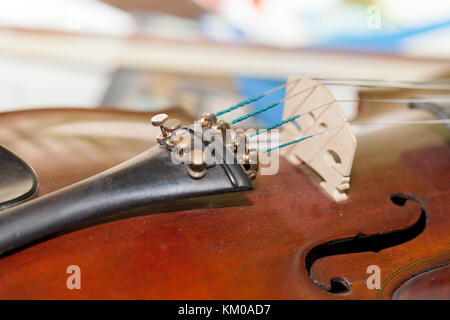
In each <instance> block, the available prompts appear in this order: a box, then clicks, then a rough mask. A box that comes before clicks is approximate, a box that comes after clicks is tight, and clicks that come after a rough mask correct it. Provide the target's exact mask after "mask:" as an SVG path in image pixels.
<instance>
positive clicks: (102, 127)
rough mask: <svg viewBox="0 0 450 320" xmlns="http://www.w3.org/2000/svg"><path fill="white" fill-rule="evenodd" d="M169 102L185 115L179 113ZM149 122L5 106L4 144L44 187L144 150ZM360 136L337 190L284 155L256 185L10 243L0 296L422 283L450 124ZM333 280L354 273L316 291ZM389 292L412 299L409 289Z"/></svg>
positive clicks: (438, 292)
mask: <svg viewBox="0 0 450 320" xmlns="http://www.w3.org/2000/svg"><path fill="white" fill-rule="evenodd" d="M405 112H415V114H416V115H417V117H421V118H427V117H430V115H428V114H427V113H426V112H425V111H420V110H414V111H410V110H405ZM166 113H168V114H169V116H176V117H177V118H178V119H180V120H182V122H188V121H189V120H190V117H189V116H187V115H185V114H184V113H182V112H181V111H180V110H172V111H169V112H166ZM156 129H157V128H156ZM365 129H366V128H365ZM152 130H155V128H152V127H151V125H150V122H149V114H144V113H132V112H117V111H109V110H102V111H98V110H97V111H93V110H79V109H77V110H72V109H58V110H34V111H28V112H11V113H4V114H1V115H0V144H2V145H4V146H5V147H7V148H9V149H11V150H12V151H14V152H15V153H16V154H18V155H20V156H21V157H22V158H23V159H25V160H26V161H28V162H29V163H30V164H31V165H32V166H33V167H34V169H35V170H36V172H37V174H38V176H39V179H40V183H41V184H40V191H39V196H40V195H43V194H46V193H49V192H51V191H54V190H57V189H59V188H61V187H63V186H66V185H69V184H71V183H74V182H76V181H79V180H81V179H84V178H87V177H89V176H91V175H93V174H96V173H98V172H100V171H102V170H105V169H107V168H109V167H112V166H114V165H116V164H118V163H120V162H122V161H125V160H127V159H129V158H131V157H133V156H134V155H137V154H138V153H140V152H142V151H144V150H145V149H147V148H149V147H150V146H152V145H153V144H155V142H156V141H155V138H154V137H155V135H156V132H155V131H152ZM357 138H358V148H357V150H356V155H355V159H354V163H353V170H352V174H351V180H350V181H351V188H350V190H349V193H348V196H349V198H348V200H346V201H343V202H339V203H336V202H335V201H333V200H332V199H331V198H329V196H328V195H327V194H326V193H325V192H324V191H323V190H322V189H321V188H320V187H319V185H318V182H319V181H320V180H319V178H318V177H317V176H316V175H315V174H314V173H313V172H312V171H311V170H310V169H309V168H307V167H305V166H302V165H301V166H294V165H293V164H291V163H290V162H288V161H287V160H285V159H281V160H280V170H279V172H278V174H276V175H271V176H259V177H258V178H257V179H256V180H255V182H254V187H255V190H254V191H249V192H245V193H233V194H225V195H217V196H208V197H201V198H196V199H190V200H181V201H173V202H169V203H165V204H160V205H155V206H151V207H146V208H137V209H135V210H132V211H129V212H121V213H117V215H115V216H114V217H112V218H111V219H108V221H97V222H96V223H94V224H93V225H90V226H84V228H81V229H79V230H75V231H73V232H68V233H65V234H63V235H59V236H56V237H52V238H50V239H47V240H46V241H42V242H40V243H37V244H34V245H32V246H29V247H27V248H25V249H23V250H20V251H18V252H15V253H13V254H9V255H7V256H5V257H3V258H1V259H0V270H1V273H0V298H2V299H54V298H56V299H79V298H83V299H105V298H112V299H166V298H170V299H239V298H242V299H377V298H378V299H390V298H392V295H393V294H394V292H400V291H396V290H397V289H398V288H401V286H402V284H405V285H408V286H412V287H414V285H416V286H418V285H417V284H412V285H411V284H408V283H407V281H408V280H410V279H413V278H414V277H417V276H418V275H420V274H421V273H422V272H430V270H437V268H444V267H445V266H446V265H448V262H449V254H448V253H449V250H450V248H449V239H450V234H449V230H450V218H449V216H448V208H447V205H448V203H449V201H450V188H449V187H450V161H449V160H450V148H449V145H448V141H449V133H448V131H447V129H446V128H445V127H444V126H420V125H419V126H396V127H382V128H380V127H375V128H367V130H364V131H363V132H361V133H360V134H359V135H357ZM396 197H399V198H400V199H401V198H402V197H404V198H403V200H404V203H395V202H396V200H395V199H397V198H396ZM424 210H425V214H426V224H424V228H423V230H421V229H420V226H419V224H420V221H422V220H421V217H422V215H423V211H424ZM0 214H1V213H0ZM422 222H423V221H422ZM412 228H413V229H412ZM414 228H415V229H414ZM402 230H403V231H404V230H406V231H405V232H406V234H407V236H408V235H409V236H410V237H411V239H409V238H405V239H404V240H402V239H398V238H395V239H394V240H395V241H397V242H396V243H397V244H396V243H394V242H395V241H393V240H392V239H391V240H392V241H393V243H392V244H390V243H389V242H388V241H386V240H383V241H384V242H383V243H382V245H384V246H386V248H383V249H382V250H380V251H378V252H373V251H362V252H352V248H351V244H352V242H351V240H352V239H354V238H355V237H358V236H359V237H361V235H364V237H369V236H372V239H373V240H372V241H373V243H377V239H378V238H377V237H378V236H380V235H383V234H390V233H392V232H394V233H395V232H398V231H402ZM408 230H413V231H414V230H419V231H420V232H419V231H418V234H412V233H411V232H409V231H408ZM408 232H409V233H408ZM411 234H412V235H411ZM342 239H346V240H348V241H349V242H348V248H347V247H346V249H345V250H350V251H349V252H348V253H346V254H338V255H335V254H333V251H332V250H331V249H330V250H331V251H330V252H329V253H328V255H326V256H323V257H320V256H317V257H314V256H312V255H309V254H310V253H311V252H315V251H314V250H315V248H318V247H319V248H320V246H322V247H324V246H330V248H332V247H331V245H333V244H334V243H335V242H336V241H337V242H339V241H342ZM308 255H309V256H308ZM307 257H309V258H308V259H309V262H307V261H306V260H307ZM316 258H317V259H316ZM308 263H309V264H310V266H308ZM70 265H78V266H79V267H80V269H81V279H82V280H81V290H68V289H67V286H66V280H67V277H68V274H67V273H66V269H67V267H68V266H70ZM369 265H377V266H379V267H380V270H381V283H382V288H383V290H381V289H380V290H376V289H368V287H367V284H366V281H367V278H368V277H369V276H370V274H368V273H367V267H368V266H369ZM309 267H310V270H308V268H309ZM405 267H406V269H405ZM399 270H401V272H400V273H396V272H398V271H399ZM309 272H310V273H309ZM393 274H394V276H392V275H393ZM446 275H447V276H446V277H444V276H441V277H442V278H443V279H444V280H445V279H447V280H448V272H447V273H446ZM336 277H339V278H345V279H346V280H347V281H348V282H349V283H350V285H351V289H350V292H347V293H346V294H336V293H331V292H329V291H327V290H326V288H323V286H325V287H328V286H330V281H331V279H333V278H336ZM444 280H442V281H444ZM447 280H445V281H447ZM442 281H436V282H437V283H439V284H440V283H442ZM315 282H317V283H315ZM318 284H319V285H318ZM419 285H420V284H419ZM427 285H428V286H432V284H427ZM422 287H424V286H423V285H422ZM424 290H425V289H424ZM424 290H422V291H421V293H420V297H421V298H426V297H427V292H426V290H425V291H424ZM446 294H447V295H448V290H447V291H445V290H444V288H443V286H442V285H441V284H440V285H439V286H438V287H437V289H432V288H431V289H430V297H437V296H439V297H440V298H447V299H448V298H450V297H448V296H445V295H446ZM397 296H398V298H403V297H414V295H411V294H408V291H407V290H406V291H405V290H404V291H402V292H400V293H397Z"/></svg>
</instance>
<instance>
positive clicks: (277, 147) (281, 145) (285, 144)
mask: <svg viewBox="0 0 450 320" xmlns="http://www.w3.org/2000/svg"><path fill="white" fill-rule="evenodd" d="M312 137H314V135H310V136H307V137H303V138H300V139H297V140H293V141H290V142H286V143H283V144H280V145H279V146H276V147H273V148H269V149H267V150H265V151H263V153H265V152H269V151H272V150H275V149H280V148H283V147H286V146H288V145H291V144H294V143H297V142H300V141H303V140H306V139H309V138H312Z"/></svg>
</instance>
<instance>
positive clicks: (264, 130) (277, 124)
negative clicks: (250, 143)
mask: <svg viewBox="0 0 450 320" xmlns="http://www.w3.org/2000/svg"><path fill="white" fill-rule="evenodd" d="M335 101H336V100H332V101H330V102H327V103H324V104H321V105H320V106H317V107H314V108H312V109H311V110H309V111H306V112H303V113H300V114H297V115H295V116H292V117H290V118H287V119H286V120H282V121H280V122H278V123H275V124H273V125H270V126H268V127H267V128H265V129H262V130H259V131H257V132H254V133H252V134H251V135H250V137H253V136H257V135H259V134H261V133H264V132H266V131H269V130H272V129H275V128H277V127H280V126H282V125H284V124H286V123H288V122H291V121H295V120H297V119H298V118H300V117H301V116H303V115H305V114H307V113H310V112H313V111H316V110H318V109H320V108H323V107H326V106H329V105H331V104H332V103H333V102H335Z"/></svg>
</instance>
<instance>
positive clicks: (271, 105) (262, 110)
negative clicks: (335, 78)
mask: <svg viewBox="0 0 450 320" xmlns="http://www.w3.org/2000/svg"><path fill="white" fill-rule="evenodd" d="M317 86H319V85H318V84H316V85H314V86H311V87H309V88H306V89H304V90H300V91H298V92H296V93H294V94H291V95H290V96H287V97H285V98H283V99H281V100H278V101H275V102H272V103H270V104H268V105H266V106H264V107H261V108H259V109H258V110H256V111H254V112H250V113H248V114H246V115H244V116H242V117H239V118H236V119H234V120H233V121H231V124H236V123H238V122H241V121H243V120H245V119H248V118H251V117H253V116H256V115H257V114H260V113H262V112H265V111H267V110H270V109H272V108H274V107H276V106H278V105H279V104H280V103H282V102H284V101H286V100H288V99H291V98H293V97H295V96H298V95H299V94H302V93H305V92H307V91H309V90H312V89H314V88H316V87H317Z"/></svg>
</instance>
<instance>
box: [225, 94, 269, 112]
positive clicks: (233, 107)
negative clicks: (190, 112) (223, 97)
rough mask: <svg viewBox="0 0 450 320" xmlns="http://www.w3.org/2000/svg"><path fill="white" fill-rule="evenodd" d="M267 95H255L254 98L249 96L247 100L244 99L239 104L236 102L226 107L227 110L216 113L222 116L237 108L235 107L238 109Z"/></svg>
mask: <svg viewBox="0 0 450 320" xmlns="http://www.w3.org/2000/svg"><path fill="white" fill-rule="evenodd" d="M265 96H266V95H265V94H262V95H260V96H256V97H253V98H249V99H247V100H244V101H242V102H239V103H238V104H236V105H234V106H231V107H229V108H227V109H225V110H222V111H219V112H217V113H216V116H221V115H223V114H225V113H228V112H230V111H233V110H235V109H237V108H240V107H243V106H246V105H248V104H250V103H252V102H255V101H258V100H259V99H261V98H263V97H265Z"/></svg>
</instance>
